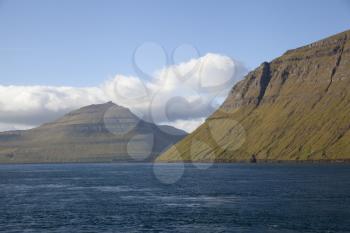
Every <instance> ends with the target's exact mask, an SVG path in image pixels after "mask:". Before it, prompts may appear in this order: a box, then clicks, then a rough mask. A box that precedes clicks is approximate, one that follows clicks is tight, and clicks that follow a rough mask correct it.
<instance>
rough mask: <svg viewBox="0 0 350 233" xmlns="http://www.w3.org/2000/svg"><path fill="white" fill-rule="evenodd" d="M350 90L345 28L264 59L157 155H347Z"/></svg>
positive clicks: (246, 157)
mask: <svg viewBox="0 0 350 233" xmlns="http://www.w3.org/2000/svg"><path fill="white" fill-rule="evenodd" d="M349 91H350V31H345V32H343V33H340V34H337V35H334V36H332V37H329V38H326V39H324V40H321V41H318V42H315V43H312V44H310V45H307V46H304V47H301V48H297V49H293V50H289V51H287V52H286V53H285V54H283V55H282V56H281V57H278V58H276V59H274V60H273V61H271V62H264V63H262V64H261V65H260V66H259V67H258V68H257V69H255V70H254V71H252V72H250V73H249V74H248V75H247V76H246V77H245V78H244V80H242V81H240V82H239V83H237V84H236V85H235V86H234V87H233V88H232V90H231V92H230V94H229V96H228V97H227V99H226V100H225V101H224V103H223V104H222V106H221V107H220V108H219V109H218V110H217V111H216V112H215V113H214V114H212V115H211V116H210V117H209V118H208V119H207V120H206V122H205V123H204V124H203V125H201V126H200V127H199V128H198V129H197V130H195V131H194V132H193V133H191V134H190V135H188V136H187V137H186V138H184V139H183V140H181V141H180V142H179V143H177V144H176V145H175V146H173V147H171V148H170V149H169V150H168V151H166V152H165V153H163V154H162V155H161V156H160V157H159V158H158V159H157V161H180V160H185V161H222V162H231V161H249V160H252V161H254V160H257V161H270V160H271V161H276V160H281V161H309V160H311V161H314V160H315V161H318V160H324V161H333V160H341V161H343V160H348V159H350V93H349Z"/></svg>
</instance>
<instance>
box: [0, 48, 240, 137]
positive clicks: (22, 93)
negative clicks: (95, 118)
mask: <svg viewBox="0 0 350 233" xmlns="http://www.w3.org/2000/svg"><path fill="white" fill-rule="evenodd" d="M245 72H246V69H245V68H244V67H243V65H241V64H240V63H239V62H236V61H234V60H232V59H230V58H229V57H226V56H222V55H217V54H207V55H205V56H203V57H200V58H198V59H192V60H190V61H188V62H185V63H181V64H177V65H172V66H169V67H166V68H163V69H161V70H158V71H155V72H154V75H153V78H152V79H149V77H136V76H124V75H116V76H115V77H114V78H113V79H110V80H107V81H105V82H104V83H103V84H101V85H100V86H97V87H87V88H76V87H54V86H1V85H0V130H7V129H19V128H28V127H30V126H36V125H39V124H42V123H44V122H49V121H52V120H54V119H56V118H58V117H60V116H62V115H63V114H65V113H67V112H69V111H71V110H74V109H77V108H79V107H82V106H85V105H89V104H96V103H103V102H107V101H110V100H112V101H114V102H115V103H117V104H119V105H123V106H125V107H128V108H130V109H131V110H132V111H133V112H135V113H136V114H138V115H140V116H142V117H143V118H144V119H146V120H150V121H154V122H156V123H168V124H170V125H173V126H175V127H178V128H181V129H184V130H187V131H192V130H193V129H194V128H196V127H197V126H198V125H199V124H200V123H202V121H203V119H204V118H205V117H207V116H208V115H209V114H210V113H212V112H213V111H214V110H215V108H216V107H217V103H216V102H217V101H218V100H222V99H223V97H225V96H226V95H227V93H228V91H229V90H230V89H231V87H232V85H233V84H234V83H235V82H237V81H238V80H240V79H241V78H242V77H243V75H244V74H245Z"/></svg>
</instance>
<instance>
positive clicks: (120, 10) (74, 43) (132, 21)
mask: <svg viewBox="0 0 350 233" xmlns="http://www.w3.org/2000/svg"><path fill="white" fill-rule="evenodd" d="M346 29H350V1H345V0H333V1H324V0H317V1H301V0H293V1H277V0H276V1H258V0H257V1H252V0H248V1H228V0H227V1H223V0H217V1H212V0H208V1H200V0H198V1H195V0H192V1H188V0H187V1H181V0H177V1H169V0H167V1H161V0H159V1H155V0H154V1H152V0H149V1H133V0H131V1H130V0H128V1H107V0H102V1H98V0H95V1H92V0H73V1H71V0H57V1H54V0H31V1H24V0H22V1H20V0H0V85H68V86H75V87H82V86H94V85H98V84H100V83H101V82H102V81H103V80H106V79H107V78H108V77H110V76H114V75H115V74H124V75H133V74H134V73H135V72H134V69H133V66H132V62H131V61H132V54H133V53H134V51H135V49H136V48H138V46H140V45H141V44H143V43H144V42H155V43H157V44H159V45H161V46H162V47H164V49H165V51H166V52H167V53H169V54H170V53H171V52H172V51H173V50H174V49H175V48H176V47H178V46H180V45H182V44H190V45H193V46H195V47H196V48H197V49H198V51H199V52H200V54H202V55H204V54H206V53H208V52H211V53H218V54H223V55H227V56H230V57H233V58H235V59H237V60H240V61H242V62H244V64H245V65H246V66H247V67H248V68H254V67H255V66H257V65H259V64H260V63H261V62H263V61H265V60H271V59H273V58H274V57H276V56H279V55H281V54H282V53H283V52H284V51H286V50H287V49H291V48H294V47H298V46H301V45H304V44H307V43H310V42H312V41H315V40H318V39H321V38H323V37H326V36H329V35H331V34H334V33H337V32H341V31H344V30H346ZM153 52H154V50H152V49H150V50H149V51H147V50H146V51H144V53H143V56H142V59H143V60H142V61H141V63H143V65H144V66H145V67H146V69H149V70H152V69H156V68H161V67H159V65H160V63H159V62H158V61H157V59H155V60H156V61H154V60H153V59H152V57H157V55H154V54H152V53H153ZM185 55H186V54H185ZM185 57H186V56H185ZM180 60H181V59H180Z"/></svg>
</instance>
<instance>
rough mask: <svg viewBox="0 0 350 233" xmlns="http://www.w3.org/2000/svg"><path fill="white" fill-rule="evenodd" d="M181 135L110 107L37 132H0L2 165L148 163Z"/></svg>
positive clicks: (75, 114) (93, 109)
mask: <svg viewBox="0 0 350 233" xmlns="http://www.w3.org/2000/svg"><path fill="white" fill-rule="evenodd" d="M185 135H186V133H185V132H184V131H182V130H178V129H175V128H173V127H170V126H157V125H155V124H152V123H149V122H146V121H143V120H141V119H139V118H138V117H137V116H136V115H134V114H133V113H132V112H131V111H130V110H129V109H127V108H124V107H121V106H118V105H116V104H114V103H112V102H108V103H105V104H99V105H91V106H86V107H83V108H81V109H78V110H76V111H73V112H71V113H68V114H67V115H65V116H63V117H62V118H61V119H58V120H57V121H54V122H52V123H48V124H44V125H42V126H40V127H38V128H34V129H30V130H25V131H11V132H3V133H0V163H48V162H111V161H152V160H153V159H154V158H155V156H156V155H157V154H159V153H160V152H161V151H163V150H165V148H167V147H169V146H170V145H173V144H175V143H176V142H177V141H179V140H180V139H181V138H183V137H184V136H185Z"/></svg>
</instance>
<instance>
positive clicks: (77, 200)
mask: <svg viewBox="0 0 350 233" xmlns="http://www.w3.org/2000/svg"><path fill="white" fill-rule="evenodd" d="M156 166H157V167H156V168H154V165H153V164H66V165H1V166H0V231H1V232H36V233H37V232H74V233H79V232H257V233H261V232H278V233H279V232H282V233H290V232H325V233H326V232H327V233H331V232H350V179H349V178H350V165H339V164H338V165H336V164H333V165H320V164H319V165H310V164H308V165H307V164H299V165H286V164H284V165H282V164H274V165H273V164H217V165H215V166H213V167H211V168H209V169H198V168H197V167H194V166H193V165H190V164H189V165H186V166H185V168H184V170H182V167H181V165H177V164H170V165H156ZM158 166H159V167H158ZM154 169H156V172H155V170H154ZM159 171H161V173H163V174H164V175H165V176H166V175H169V174H173V173H174V172H175V173H176V172H178V171H179V172H178V173H179V174H180V173H181V172H182V171H183V172H184V174H183V176H181V174H180V176H178V175H176V177H177V178H176V179H177V182H175V181H174V180H172V181H173V182H175V183H174V184H171V185H167V184H164V179H163V178H159V177H160V175H159ZM155 174H156V175H155ZM157 177H158V178H157ZM161 181H163V183H162V182H161Z"/></svg>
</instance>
